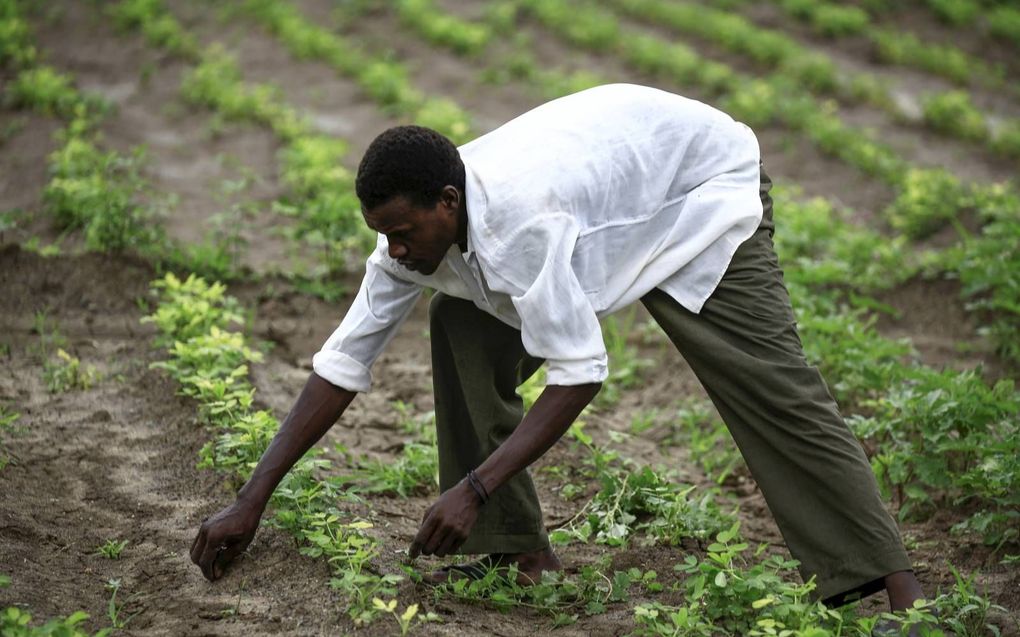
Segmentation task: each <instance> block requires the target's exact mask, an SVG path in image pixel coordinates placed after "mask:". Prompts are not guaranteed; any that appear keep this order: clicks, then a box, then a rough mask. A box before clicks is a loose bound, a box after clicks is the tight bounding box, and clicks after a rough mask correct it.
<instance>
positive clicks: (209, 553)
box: [198, 542, 220, 582]
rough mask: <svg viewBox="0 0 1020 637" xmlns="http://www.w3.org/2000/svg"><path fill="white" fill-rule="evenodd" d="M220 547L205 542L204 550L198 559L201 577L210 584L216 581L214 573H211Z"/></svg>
mask: <svg viewBox="0 0 1020 637" xmlns="http://www.w3.org/2000/svg"><path fill="white" fill-rule="evenodd" d="M219 549H220V547H219V545H217V544H214V543H212V542H206V545H205V550H203V551H202V556H201V557H200V558H199V559H198V567H199V568H200V569H202V575H205V578H206V579H207V580H209V581H210V582H212V581H214V580H215V579H216V573H214V572H213V564H214V563H215V561H216V553H217V551H219Z"/></svg>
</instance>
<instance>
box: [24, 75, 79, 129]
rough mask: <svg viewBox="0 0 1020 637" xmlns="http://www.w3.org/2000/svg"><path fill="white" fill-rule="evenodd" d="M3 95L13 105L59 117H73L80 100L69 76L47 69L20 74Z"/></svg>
mask: <svg viewBox="0 0 1020 637" xmlns="http://www.w3.org/2000/svg"><path fill="white" fill-rule="evenodd" d="M6 95H7V99H8V100H10V102H11V104H12V105H13V106H17V107H22V108H30V109H32V110H35V111H38V112H40V113H42V114H44V115H56V116H59V117H72V116H73V115H74V113H75V109H76V108H77V107H78V105H79V104H80V103H81V101H82V99H81V97H80V96H79V95H78V91H77V89H75V88H74V85H73V84H72V80H71V77H70V76H68V75H64V74H62V73H59V72H58V71H56V70H54V69H53V68H52V67H49V66H37V67H33V68H28V69H25V70H23V71H21V73H19V74H18V76H17V77H15V78H14V81H13V82H11V84H10V87H8V89H7V92H6Z"/></svg>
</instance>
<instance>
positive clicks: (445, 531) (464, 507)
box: [410, 480, 482, 560]
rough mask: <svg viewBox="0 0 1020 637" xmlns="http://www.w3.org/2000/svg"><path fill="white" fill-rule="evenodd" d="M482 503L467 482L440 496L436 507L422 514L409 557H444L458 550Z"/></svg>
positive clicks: (459, 483)
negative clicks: (423, 515)
mask: <svg viewBox="0 0 1020 637" xmlns="http://www.w3.org/2000/svg"><path fill="white" fill-rule="evenodd" d="M481 504H482V502H481V499H480V498H479V497H478V494H477V493H476V492H475V490H474V489H472V488H471V485H469V484H468V483H467V480H461V481H460V482H458V483H457V484H456V485H455V486H454V487H453V488H451V489H448V490H447V491H446V493H444V494H443V495H441V496H439V499H438V500H436V503H435V504H433V505H432V506H430V507H429V508H428V509H426V510H425V517H424V519H423V520H422V523H421V528H420V529H419V530H418V535H416V536H415V538H414V541H413V542H411V550H410V556H411V559H412V560H413V559H414V558H416V557H418V555H435V556H436V557H446V556H447V555H449V554H450V553H453V552H454V551H456V550H457V549H459V548H460V546H461V544H463V543H464V542H465V541H466V540H467V538H468V534H470V533H471V528H472V527H473V526H474V525H475V520H477V519H478V509H479V508H480V507H481Z"/></svg>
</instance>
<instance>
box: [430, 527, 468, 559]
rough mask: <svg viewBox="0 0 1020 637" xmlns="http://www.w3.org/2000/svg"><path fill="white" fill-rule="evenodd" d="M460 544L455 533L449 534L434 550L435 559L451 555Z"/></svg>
mask: <svg viewBox="0 0 1020 637" xmlns="http://www.w3.org/2000/svg"><path fill="white" fill-rule="evenodd" d="M461 543H462V541H461V539H460V537H459V536H458V535H457V534H455V533H450V534H448V535H447V536H446V539H445V540H443V543H442V544H440V545H439V548H437V549H436V557H446V556H447V555H449V554H450V553H453V552H454V551H455V550H456V549H457V547H458V546H460V545H461Z"/></svg>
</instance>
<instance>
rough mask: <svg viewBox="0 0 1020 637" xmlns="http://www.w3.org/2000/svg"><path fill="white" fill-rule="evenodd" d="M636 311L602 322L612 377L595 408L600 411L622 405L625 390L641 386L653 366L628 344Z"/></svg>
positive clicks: (603, 389)
mask: <svg viewBox="0 0 1020 637" xmlns="http://www.w3.org/2000/svg"><path fill="white" fill-rule="evenodd" d="M636 310H637V308H631V309H630V310H628V311H627V312H625V313H624V314H623V315H622V316H620V315H617V316H610V317H609V318H607V319H605V320H603V321H602V341H603V342H604V343H605V345H606V355H607V356H608V358H609V376H608V377H607V378H606V380H605V381H603V383H602V389H601V390H600V391H599V393H598V395H597V396H596V397H595V401H594V404H595V406H596V407H598V408H600V409H601V408H606V407H610V406H612V405H615V404H616V403H617V402H619V400H620V392H621V390H623V389H626V388H628V387H633V386H634V385H636V384H637V383H638V382H640V380H641V378H640V375H639V374H640V371H641V370H642V369H644V368H646V367H648V366H649V365H650V364H651V361H649V360H647V359H644V358H640V357H639V356H637V354H636V353H635V350H634V348H633V347H632V346H631V345H630V344H629V342H628V341H629V339H630V336H631V334H632V333H633V330H634V320H635V317H636V316H637V312H636Z"/></svg>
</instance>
